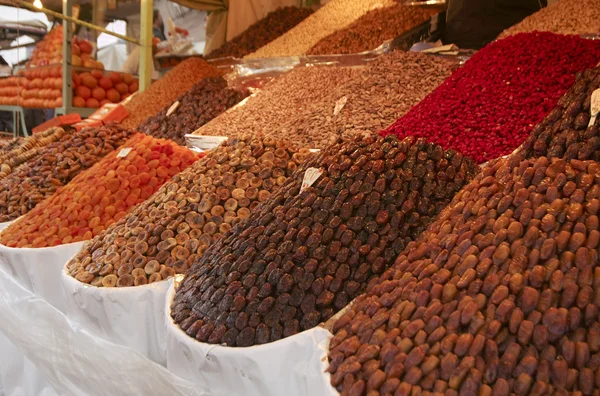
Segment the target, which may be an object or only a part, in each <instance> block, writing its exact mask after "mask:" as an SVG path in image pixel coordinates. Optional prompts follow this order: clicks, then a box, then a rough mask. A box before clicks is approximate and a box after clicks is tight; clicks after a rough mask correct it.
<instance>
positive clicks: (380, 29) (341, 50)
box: [308, 4, 435, 55]
mask: <svg viewBox="0 0 600 396" xmlns="http://www.w3.org/2000/svg"><path fill="white" fill-rule="evenodd" d="M434 13H435V11H434V10H432V9H426V8H419V7H414V6H405V5H402V4H395V5H393V6H391V7H385V8H378V9H376V10H373V11H370V12H368V13H366V14H365V15H363V16H362V17H360V18H358V19H357V20H356V21H355V22H354V23H353V24H351V25H350V26H348V27H347V28H345V29H341V30H338V31H336V32H334V33H332V34H330V35H329V36H327V37H325V38H323V39H322V40H321V41H319V42H318V43H317V44H316V45H315V46H314V47H312V48H311V49H310V51H308V54H309V55H326V54H357V53H359V52H363V51H369V50H373V49H375V48H377V47H379V46H380V45H381V44H382V43H383V42H384V41H386V40H390V39H393V38H396V37H398V36H400V35H401V34H403V33H406V32H407V31H409V30H411V29H412V28H414V27H416V26H418V25H420V24H422V23H424V22H426V21H427V20H429V19H430V18H431V16H432V15H433V14H434Z"/></svg>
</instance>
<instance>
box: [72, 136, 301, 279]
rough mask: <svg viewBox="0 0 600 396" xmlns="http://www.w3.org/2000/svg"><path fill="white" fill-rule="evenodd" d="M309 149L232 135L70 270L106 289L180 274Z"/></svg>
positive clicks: (97, 242)
mask: <svg viewBox="0 0 600 396" xmlns="http://www.w3.org/2000/svg"><path fill="white" fill-rule="evenodd" d="M307 155H309V151H308V150H307V149H302V150H298V148H297V147H294V146H290V145H289V144H287V143H284V142H280V141H275V140H273V139H269V138H264V139H263V138H260V137H245V138H242V139H239V140H238V139H230V140H229V141H228V142H226V143H224V144H222V145H221V146H219V147H218V148H216V149H214V150H211V151H210V152H209V153H208V154H207V155H206V157H204V158H203V159H201V160H200V161H198V162H197V163H196V164H194V165H193V166H191V167H190V168H189V169H187V170H186V171H184V172H182V173H180V174H178V175H176V176H175V177H173V179H172V180H171V181H170V182H168V183H167V184H165V185H164V186H163V187H162V188H161V189H160V190H159V191H158V192H157V193H156V194H155V195H154V196H153V197H152V198H150V199H149V200H147V201H146V202H145V203H144V204H142V205H139V206H138V207H136V209H134V210H133V211H132V212H131V214H129V215H127V216H125V217H124V218H122V219H121V220H120V221H118V222H117V223H115V224H114V225H113V227H111V228H110V229H108V230H107V231H106V232H105V233H103V234H100V235H99V236H97V237H96V238H94V239H93V240H92V241H90V242H89V243H88V244H87V245H86V246H85V247H84V248H83V249H82V250H81V251H80V252H79V253H78V254H77V256H76V257H75V258H74V259H73V260H71V262H69V263H68V264H67V270H68V272H69V274H71V275H72V276H74V277H76V278H77V279H79V280H80V281H82V282H86V283H91V284H92V285H95V286H104V287H112V286H119V287H122V286H134V285H135V286H139V285H144V284H147V283H153V282H156V281H160V280H163V279H167V278H169V277H171V276H173V275H174V274H176V273H184V272H186V271H187V269H188V268H189V267H190V265H191V263H193V262H194V261H195V260H196V258H197V257H198V256H199V255H201V254H202V253H203V252H204V251H205V250H206V248H207V247H208V246H209V245H210V244H211V243H212V242H213V241H214V240H216V239H218V238H219V237H220V236H221V234H223V233H225V232H227V231H228V230H229V229H231V227H233V226H234V225H236V224H237V223H238V222H240V221H241V220H242V219H244V218H246V217H248V215H249V214H250V213H251V210H253V209H254V208H255V207H256V206H257V205H258V204H259V202H263V201H265V200H267V198H268V197H269V196H270V195H271V193H272V192H273V191H274V190H275V189H276V188H277V187H278V186H280V185H281V184H283V183H284V182H285V181H286V180H287V178H288V177H289V176H290V175H291V174H292V172H293V171H294V170H295V169H296V167H297V166H298V165H299V164H300V163H302V162H303V161H304V159H305V158H306V156H307Z"/></svg>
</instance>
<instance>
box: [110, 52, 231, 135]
mask: <svg viewBox="0 0 600 396" xmlns="http://www.w3.org/2000/svg"><path fill="white" fill-rule="evenodd" d="M220 75H222V73H221V71H219V70H218V69H217V68H215V67H214V66H211V65H210V64H208V63H207V62H206V61H204V60H202V59H200V58H188V59H186V60H184V61H183V62H181V63H180V64H178V65H177V66H175V67H174V68H173V69H171V70H170V71H169V72H168V73H167V74H165V75H164V76H163V77H162V78H160V79H159V80H157V81H155V82H153V83H152V84H151V85H150V87H148V89H146V90H145V91H144V92H140V93H138V94H137V95H136V96H135V97H133V98H132V99H131V101H129V102H128V103H127V104H125V108H126V109H127V111H128V113H129V116H128V117H127V118H126V119H125V120H123V122H122V123H121V125H122V126H123V127H125V128H137V127H138V126H139V125H140V124H141V123H142V122H143V121H145V120H146V119H147V118H150V117H152V116H153V115H155V114H156V113H158V112H159V111H160V110H161V109H162V108H164V107H166V106H170V105H171V104H173V102H174V101H175V100H176V99H177V98H178V97H179V96H180V95H183V94H184V93H186V92H187V91H189V90H190V89H192V87H193V86H194V84H196V83H198V82H200V81H202V80H203V79H205V78H207V77H216V76H220Z"/></svg>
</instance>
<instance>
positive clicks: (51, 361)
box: [0, 268, 214, 396]
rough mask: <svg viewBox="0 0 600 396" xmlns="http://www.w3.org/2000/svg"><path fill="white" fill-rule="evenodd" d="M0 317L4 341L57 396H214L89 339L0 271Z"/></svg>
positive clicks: (151, 364)
mask: <svg viewBox="0 0 600 396" xmlns="http://www.w3.org/2000/svg"><path fill="white" fill-rule="evenodd" d="M163 304H164V301H163ZM0 317H1V318H2V322H1V324H0V329H1V330H2V332H4V334H5V336H6V337H7V338H8V339H9V340H10V341H11V342H12V343H14V344H15V345H16V346H17V347H18V348H19V349H20V350H21V351H23V352H24V354H25V356H26V357H27V358H28V359H30V360H31V362H32V363H33V364H35V366H36V367H37V368H38V369H39V370H40V372H41V373H42V374H43V375H44V376H45V377H46V378H47V379H48V381H49V383H50V384H51V385H52V387H53V388H54V389H55V390H56V393H57V394H59V395H61V396H68V395H73V396H84V395H94V396H103V395H107V396H109V395H110V396H115V395H123V396H125V395H127V396H131V395H170V396H189V395H209V394H210V395H213V394H214V393H213V392H212V391H210V392H209V391H208V388H207V387H202V386H201V385H199V384H194V383H192V382H190V381H186V380H184V379H181V378H179V377H177V376H176V375H173V374H172V373H170V372H168V371H167V370H166V369H165V368H164V367H162V366H160V365H158V364H156V363H154V362H152V361H151V360H149V359H147V358H145V357H144V356H142V355H141V354H139V353H137V352H136V351H134V350H133V349H131V348H127V347H123V346H120V345H116V344H114V343H111V342H108V341H106V340H103V339H101V338H99V337H95V336H93V335H91V334H90V333H89V332H87V331H86V330H85V329H82V328H81V327H80V326H79V325H78V324H76V323H74V322H71V321H70V320H69V319H67V317H66V316H65V315H64V314H62V313H61V312H60V311H58V310H57V309H56V308H54V307H53V306H52V305H50V304H49V303H48V302H46V301H44V300H43V299H42V298H40V297H39V296H36V295H34V294H33V293H32V292H31V291H29V290H27V289H25V288H24V287H23V286H22V285H21V284H20V283H19V282H17V281H16V280H15V279H13V278H12V277H11V276H10V274H9V273H8V272H6V271H5V270H4V269H3V268H0ZM2 357H3V358H4V356H2ZM2 360H4V359H2ZM17 394H18V395H20V396H21V395H23V393H17ZM8 395H10V394H7V396H8ZM41 395H42V396H47V395H53V394H52V393H41ZM11 396H12V395H11ZM36 396H40V394H36Z"/></svg>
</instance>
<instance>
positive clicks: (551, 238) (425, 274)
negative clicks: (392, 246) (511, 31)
mask: <svg viewBox="0 0 600 396" xmlns="http://www.w3.org/2000/svg"><path fill="white" fill-rule="evenodd" d="M599 172H600V165H599V164H598V163H597V162H593V161H587V162H582V161H577V160H573V161H571V162H566V161H565V160H560V159H554V160H552V161H551V162H550V161H549V160H548V159H547V158H546V157H540V158H538V159H536V160H523V161H522V162H521V160H520V159H519V158H518V157H516V156H512V157H510V158H509V159H506V160H500V161H496V162H495V163H494V164H493V165H492V166H490V167H488V168H486V169H484V170H483V171H482V172H481V174H480V175H478V176H477V177H476V178H475V179H474V180H473V181H472V182H471V183H470V184H468V185H467V186H466V187H465V188H463V189H462V190H461V192H459V193H458V194H457V195H456V197H455V199H454V201H453V202H452V203H451V204H450V205H449V207H448V208H447V209H446V210H444V211H443V212H442V214H441V215H440V217H438V219H437V220H436V221H435V222H434V223H433V224H432V225H431V226H430V227H429V229H428V230H427V231H426V232H425V233H424V234H423V236H422V238H421V239H420V240H419V241H418V242H415V243H411V244H409V246H408V248H407V249H406V250H405V251H404V252H403V253H402V254H401V255H400V256H399V257H398V258H397V259H396V262H395V264H394V266H393V267H392V268H391V269H389V270H388V271H386V272H385V273H384V274H383V275H382V276H380V277H379V279H378V280H377V281H376V282H373V283H372V284H371V285H370V288H369V290H368V292H367V294H366V295H365V296H361V297H359V298H358V299H357V300H356V302H355V303H354V304H353V305H352V306H351V307H350V309H349V311H348V312H347V313H345V314H344V315H342V316H341V318H340V319H339V320H338V321H337V322H336V323H335V324H334V327H333V330H334V337H333V339H332V340H331V343H330V355H329V360H330V366H329V371H330V372H331V373H332V376H331V383H332V385H333V386H335V387H337V388H338V390H340V391H342V393H343V394H352V395H364V394H381V395H385V394H411V392H412V393H413V394H415V393H419V392H425V391H427V392H445V393H446V394H455V395H456V394H481V395H492V394H493V395H508V394H517V395H527V394H563V393H564V394H566V393H567V392H577V391H578V392H579V394H585V395H591V394H592V393H593V392H594V391H595V389H597V388H598V386H600V383H599V382H598V376H597V373H598V369H599V359H598V358H599V357H600V354H599V353H598V352H599V351H600V323H599V321H598V305H597V298H596V296H597V295H598V290H597V289H598V280H599V278H598V277H599V276H600V272H599V268H598V266H597V265H598V243H599V241H600V232H599V221H598V209H599V207H600V204H599V202H600V201H599V197H600V186H599V185H598V184H597V182H596V181H597V179H598V177H599V176H600V174H599Z"/></svg>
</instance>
